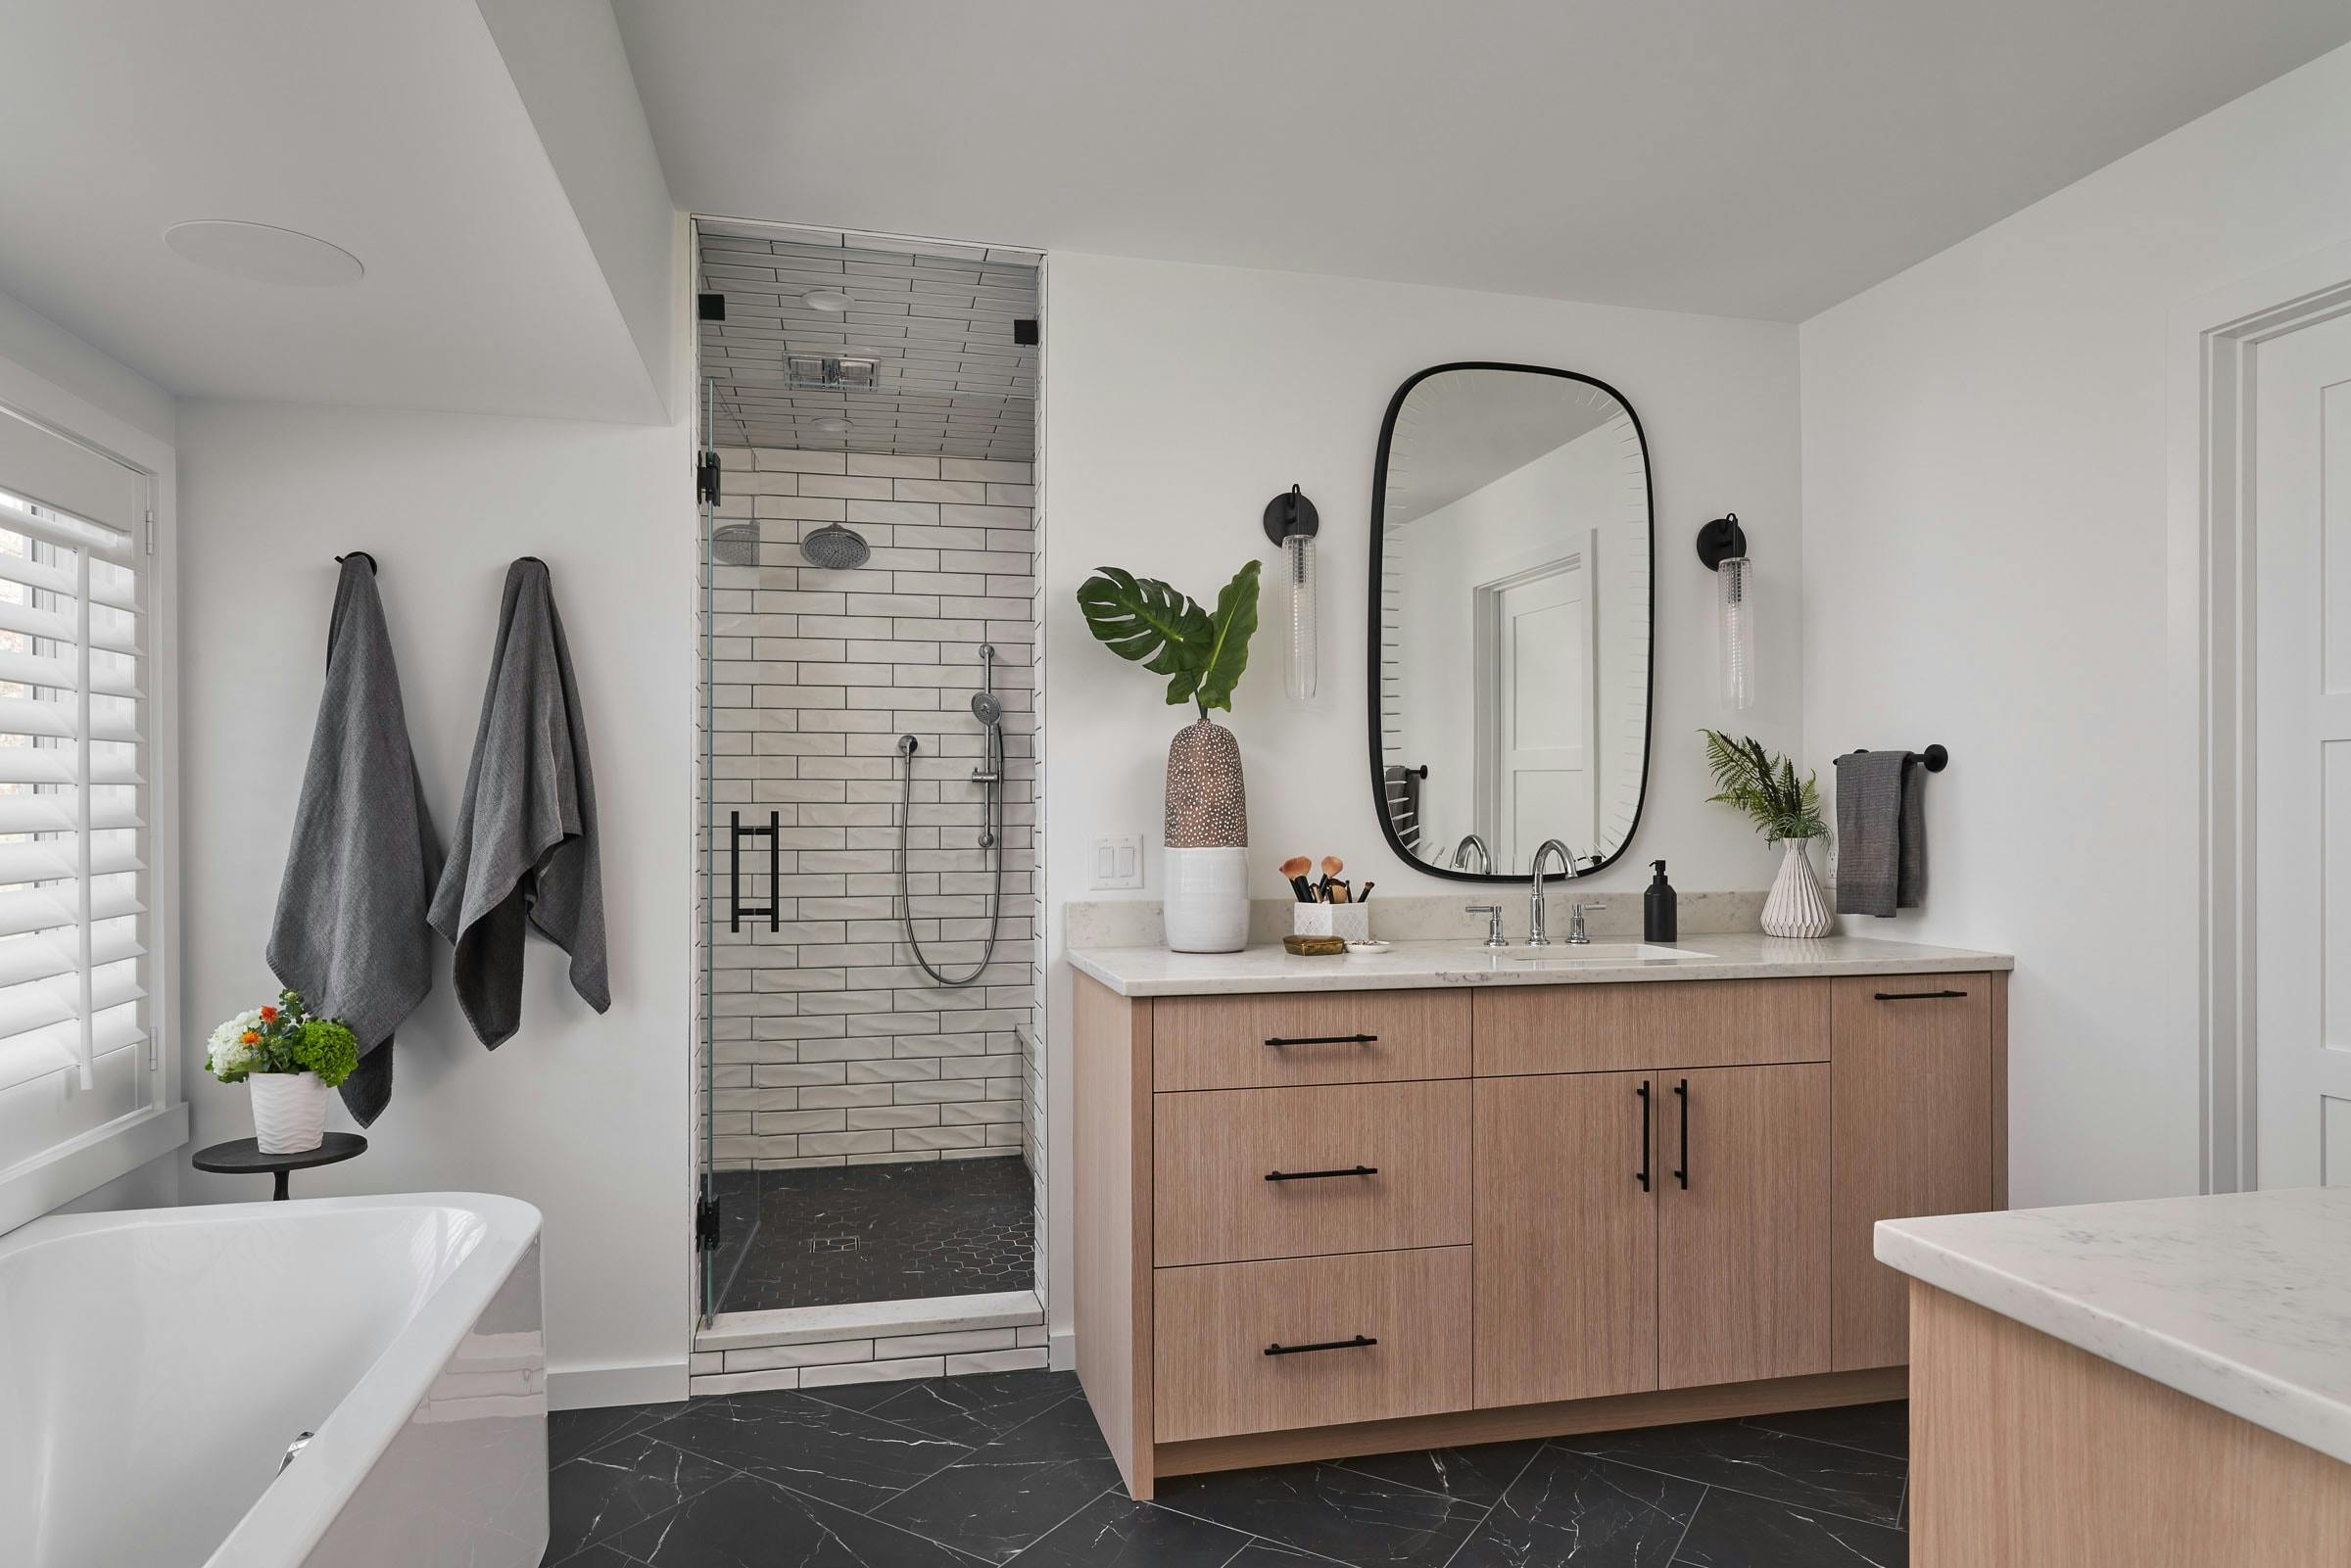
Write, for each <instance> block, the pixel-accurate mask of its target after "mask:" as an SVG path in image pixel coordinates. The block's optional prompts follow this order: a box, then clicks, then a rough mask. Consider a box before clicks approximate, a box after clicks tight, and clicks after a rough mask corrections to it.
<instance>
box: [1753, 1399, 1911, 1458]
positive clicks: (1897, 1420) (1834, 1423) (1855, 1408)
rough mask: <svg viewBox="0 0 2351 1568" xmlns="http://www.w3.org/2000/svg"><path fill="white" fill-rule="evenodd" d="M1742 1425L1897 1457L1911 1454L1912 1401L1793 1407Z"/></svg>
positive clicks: (1756, 1417) (1757, 1417) (1760, 1416)
mask: <svg viewBox="0 0 2351 1568" xmlns="http://www.w3.org/2000/svg"><path fill="white" fill-rule="evenodd" d="M1740 1424H1741V1425H1742V1426H1754V1427H1761V1428H1762V1429H1763V1430H1764V1431H1766V1432H1785V1433H1787V1434H1788V1435H1789V1436H1790V1437H1792V1438H1811V1439H1812V1440H1814V1441H1815V1442H1818V1443H1842V1444H1844V1445H1845V1446H1846V1447H1847V1448H1848V1449H1868V1450H1869V1451H1870V1452H1872V1453H1883V1454H1887V1455H1890V1456H1892V1457H1894V1458H1896V1459H1901V1458H1907V1457H1908V1456H1909V1453H1910V1402H1909V1401H1907V1400H1887V1401H1885V1402H1882V1403H1878V1404H1844V1405H1838V1406H1836V1407H1835V1408H1832V1409H1827V1410H1792V1411H1790V1412H1788V1413H1787V1414H1785V1415H1751V1416H1749V1417H1748V1418H1747V1419H1746V1420H1745V1421H1743V1422H1741V1423H1740Z"/></svg>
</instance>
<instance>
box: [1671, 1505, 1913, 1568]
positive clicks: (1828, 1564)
mask: <svg viewBox="0 0 2351 1568" xmlns="http://www.w3.org/2000/svg"><path fill="white" fill-rule="evenodd" d="M1909 1560H1910V1538H1909V1537H1908V1536H1906V1535H1903V1534H1902V1533H1901V1532H1900V1531H1898V1530H1889V1529H1887V1528H1885V1527H1884V1526H1882V1525H1872V1524H1863V1523H1862V1522H1861V1521H1859V1520H1857V1519H1846V1518H1842V1517H1840V1516H1838V1515H1836V1514H1831V1513H1822V1512H1819V1511H1817V1510H1814V1509H1808V1508H1802V1507H1799V1506H1796V1505H1794V1504H1790V1503H1784V1502H1769V1501H1766V1500H1764V1499H1763V1498H1761V1497H1748V1496H1746V1495H1745V1494H1743V1493H1737V1492H1725V1491H1723V1490H1721V1489H1720V1488H1716V1489H1714V1490H1713V1491H1710V1492H1708V1493H1707V1494H1706V1500H1705V1501H1703V1502H1702V1503H1700V1504H1699V1505H1698V1517H1697V1519H1695V1520H1693V1521H1692V1522H1691V1525H1690V1533H1689V1534H1688V1535H1687V1536H1684V1537H1683V1538H1682V1550H1681V1555H1679V1556H1678V1557H1676V1558H1675V1559H1674V1561H1675V1562H1676V1563H1679V1564H1684V1565H1687V1568H1904V1565H1905V1564H1907V1563H1908V1562H1909Z"/></svg>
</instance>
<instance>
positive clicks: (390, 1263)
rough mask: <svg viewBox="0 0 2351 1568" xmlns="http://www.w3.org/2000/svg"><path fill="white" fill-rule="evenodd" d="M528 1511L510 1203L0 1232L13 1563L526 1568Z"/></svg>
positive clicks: (106, 1219)
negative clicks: (294, 1448)
mask: <svg viewBox="0 0 2351 1568" xmlns="http://www.w3.org/2000/svg"><path fill="white" fill-rule="evenodd" d="M306 1432H313V1433H315V1434H316V1436H315V1437H313V1438H312V1440H311V1441H310V1443H309V1444H308V1445H307V1446H305V1447H304V1448H303V1449H302V1451H301V1452H300V1453H299V1454H298V1455H297V1456H296V1457H295V1458H294V1459H293V1460H292V1461H291V1462H288V1463H286V1464H285V1468H284V1471H283V1473H282V1474H281V1473H280V1471H279V1465H280V1463H281V1461H283V1460H284V1459H285V1454H286V1449H287V1445H288V1444H290V1443H292V1442H293V1441H294V1440H295V1439H296V1438H297V1437H299V1436H301V1435H302V1434H303V1433H306ZM547 1529H548V1526H547V1394H546V1354H545V1348H544V1344H543V1341H542V1336H541V1320H540V1303H539V1211H538V1210H536V1209H534V1208H532V1207H531V1206H530V1205H529V1204H526V1203H522V1202H519V1201H517V1200H515V1199H512V1198H494V1197H487V1196H484V1195H481V1194H478V1193H418V1194H412V1195H408V1196H401V1197H387V1198H325V1199H313V1200H308V1201H297V1202H294V1203H282V1204H272V1203H255V1204H235V1205H224V1206H220V1207H215V1208H192V1209H154V1210H142V1211H136V1212H124V1213H113V1214H86V1215H70V1216H52V1217H50V1218H47V1219H38V1220H34V1221H33V1222H32V1223H31V1224H28V1225H25V1226H24V1227H23V1228H22V1229H19V1230H17V1231H14V1232H12V1233H10V1234H8V1235H6V1236H0V1560H4V1561H5V1562H6V1564H7V1565H8V1568H200V1565H204V1568H297V1565H299V1564H308V1565H312V1568H395V1565H397V1568H443V1565H448V1568H456V1565H459V1564H462V1565H464V1568H530V1565H533V1564H536V1563H537V1562H538V1561H539V1558H540V1554H541V1553H542V1552H543V1551H545V1550H546V1548H547Z"/></svg>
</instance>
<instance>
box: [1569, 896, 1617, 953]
mask: <svg viewBox="0 0 2351 1568" xmlns="http://www.w3.org/2000/svg"><path fill="white" fill-rule="evenodd" d="M1607 907H1608V906H1607V905H1606V904H1585V903H1580V902H1579V903H1573V904H1570V905H1568V906H1567V908H1568V916H1567V940H1568V941H1570V942H1572V943H1574V944H1575V945H1576V946H1578V947H1589V946H1590V945H1591V943H1592V938H1591V937H1590V936H1589V935H1587V934H1585V931H1584V911H1586V910H1588V909H1606V908H1607Z"/></svg>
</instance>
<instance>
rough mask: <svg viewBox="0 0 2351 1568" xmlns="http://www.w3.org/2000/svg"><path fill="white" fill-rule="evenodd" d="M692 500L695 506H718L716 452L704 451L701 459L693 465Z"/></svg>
mask: <svg viewBox="0 0 2351 1568" xmlns="http://www.w3.org/2000/svg"><path fill="white" fill-rule="evenodd" d="M694 500H695V504H696V505H697V506H700V505H710V506H715V505H717V504H718V500H719V497H718V453H717V452H714V451H704V452H703V453H702V455H701V459H700V460H699V461H697V462H696V464H695V465H694Z"/></svg>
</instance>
